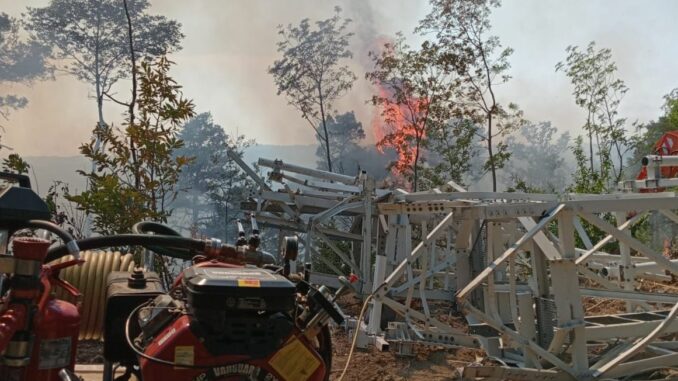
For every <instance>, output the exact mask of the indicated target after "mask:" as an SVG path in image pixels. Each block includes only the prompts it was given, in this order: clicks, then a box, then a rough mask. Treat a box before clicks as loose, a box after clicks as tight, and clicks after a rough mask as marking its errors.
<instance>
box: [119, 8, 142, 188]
mask: <svg viewBox="0 0 678 381" xmlns="http://www.w3.org/2000/svg"><path fill="white" fill-rule="evenodd" d="M122 3H123V5H124V7H125V16H126V17H127V34H128V35H129V53H130V59H131V61H132V99H131V100H130V102H129V127H133V126H134V105H135V104H136V103H137V62H136V56H135V55H134V38H133V34H132V18H131V17H130V15H129V9H128V7H127V0H122ZM132 135H133V134H130V137H129V147H130V151H131V152H132V162H133V163H134V168H135V171H134V188H135V189H139V186H140V185H141V184H140V183H141V176H140V175H139V168H137V149H136V147H135V146H134V138H133V137H132Z"/></svg>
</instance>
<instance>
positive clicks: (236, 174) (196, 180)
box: [174, 112, 253, 241]
mask: <svg viewBox="0 0 678 381" xmlns="http://www.w3.org/2000/svg"><path fill="white" fill-rule="evenodd" d="M179 139H181V140H182V141H183V142H184V145H183V146H182V147H181V148H179V149H177V150H176V151H175V156H176V157H182V156H183V157H188V158H190V159H191V161H190V162H189V163H188V164H187V165H186V166H185V167H184V168H182V170H181V174H180V175H179V181H178V183H177V187H178V189H179V190H180V193H179V195H178V196H177V200H176V203H175V204H174V206H175V208H176V209H180V210H181V211H184V213H183V215H184V217H188V226H185V225H186V224H185V223H184V221H182V222H180V224H182V225H183V227H185V228H188V229H189V230H190V231H193V232H196V233H199V234H202V235H206V236H209V237H218V238H221V239H222V240H225V241H232V240H233V239H234V238H235V232H234V229H235V225H234V224H233V223H232V220H234V219H236V218H238V217H241V216H240V214H242V213H241V209H240V202H241V201H245V197H244V193H245V192H244V190H245V188H246V187H247V186H248V185H249V184H250V180H249V178H248V177H247V175H246V174H245V173H244V172H242V170H240V168H239V167H238V165H237V164H236V163H235V162H233V160H231V159H230V158H229V157H228V155H227V153H226V152H227V149H231V150H233V151H234V152H236V153H237V154H238V155H240V156H241V157H242V155H243V152H244V150H245V149H246V148H247V147H249V146H250V145H251V144H252V143H253V142H252V141H251V140H247V139H246V138H245V137H244V136H242V135H241V136H237V137H233V136H229V135H227V134H226V133H225V132H224V130H223V128H221V126H219V125H218V124H216V123H214V121H213V120H212V115H211V114H210V113H209V112H206V113H201V114H198V115H197V116H195V117H193V118H192V119H191V120H189V121H188V122H187V123H186V124H185V125H184V126H183V128H182V129H181V132H180V133H179ZM175 217H178V218H180V217H181V216H175Z"/></svg>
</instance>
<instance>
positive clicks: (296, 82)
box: [268, 7, 356, 171]
mask: <svg viewBox="0 0 678 381" xmlns="http://www.w3.org/2000/svg"><path fill="white" fill-rule="evenodd" d="M335 12H336V13H335V15H334V17H332V18H329V19H327V20H320V21H316V22H315V26H316V27H315V28H312V27H311V24H310V21H309V20H308V19H304V20H302V21H301V23H299V25H298V26H292V25H288V26H287V27H283V26H279V27H278V34H280V36H281V41H280V42H278V52H281V53H282V55H283V56H282V58H281V59H279V60H276V61H275V62H273V66H272V67H269V69H268V72H269V73H270V74H271V75H273V78H274V79H275V84H276V86H277V87H278V95H280V94H285V96H286V97H287V101H288V103H289V104H290V105H292V106H294V107H295V108H296V109H298V110H299V111H300V112H301V116H302V117H303V118H304V119H305V120H306V121H307V122H308V123H309V124H310V126H311V128H313V130H314V131H315V133H316V135H317V136H318V137H319V140H320V141H321V144H322V146H324V148H325V156H326V158H327V168H328V169H329V171H332V158H331V155H332V154H331V150H330V137H329V131H328V128H327V117H328V116H329V115H331V114H332V112H333V111H332V103H334V101H336V100H337V99H339V98H340V97H341V96H342V95H344V94H345V93H346V92H347V91H348V90H349V89H351V87H352V86H353V82H354V81H355V80H356V76H355V74H353V72H352V71H351V70H350V69H349V68H348V66H346V65H341V61H342V60H343V59H345V58H351V57H352V56H353V54H352V53H351V51H350V50H349V49H348V44H349V39H350V37H351V36H353V33H349V32H347V31H346V28H347V27H348V25H349V24H350V22H351V20H350V19H342V18H341V16H340V13H341V8H339V7H336V8H335ZM317 126H321V127H322V131H320V130H319V129H318V127H317Z"/></svg>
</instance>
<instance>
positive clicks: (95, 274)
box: [53, 251, 134, 340]
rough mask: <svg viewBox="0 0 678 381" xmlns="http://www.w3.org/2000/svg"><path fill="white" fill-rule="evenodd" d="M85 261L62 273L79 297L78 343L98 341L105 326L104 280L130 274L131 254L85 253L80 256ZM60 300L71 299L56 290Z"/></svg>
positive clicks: (110, 252) (58, 261) (67, 258)
mask: <svg viewBox="0 0 678 381" xmlns="http://www.w3.org/2000/svg"><path fill="white" fill-rule="evenodd" d="M80 258H82V259H84V260H85V263H84V264H83V265H82V266H71V267H68V268H66V269H65V270H63V271H62V272H61V279H63V280H65V281H66V282H68V283H70V284H72V285H73V286H75V287H76V288H77V289H78V290H80V293H82V308H81V310H80V315H81V317H82V320H81V323H80V340H101V338H102V333H103V332H102V331H103V326H104V308H105V302H106V279H107V278H108V274H109V273H111V272H112V271H132V270H133V269H134V259H133V258H132V254H124V255H123V254H120V252H119V251H116V252H112V251H106V252H103V251H85V252H83V253H80ZM71 259H73V257H72V256H70V255H68V256H65V257H61V258H59V259H57V260H55V261H54V262H53V263H55V264H56V263H61V262H65V261H69V260H71ZM56 295H57V297H58V298H59V299H65V300H69V299H70V297H69V296H67V294H66V293H65V292H64V291H63V290H62V289H57V291H56Z"/></svg>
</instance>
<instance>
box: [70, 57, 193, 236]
mask: <svg viewBox="0 0 678 381" xmlns="http://www.w3.org/2000/svg"><path fill="white" fill-rule="evenodd" d="M171 64H172V62H170V61H169V60H167V58H165V57H161V58H159V59H157V60H156V61H154V62H149V61H144V62H142V63H141V68H140V69H141V70H140V73H139V74H140V77H139V89H138V95H137V98H136V99H137V101H136V106H137V109H138V113H139V117H138V121H137V122H135V123H133V124H130V123H128V124H127V125H126V127H125V130H124V131H118V130H116V129H114V128H113V127H111V126H105V128H104V129H103V130H102V129H100V128H99V127H98V126H97V127H95V135H96V138H95V139H94V140H92V141H90V142H89V143H86V144H83V145H82V146H80V151H81V152H82V154H83V155H85V156H86V157H87V158H89V159H91V160H92V161H93V162H94V163H95V164H96V166H97V171H96V172H85V171H79V172H80V174H82V175H83V176H85V177H87V180H88V184H89V188H88V190H87V191H85V192H82V193H81V194H79V195H69V196H68V197H67V198H68V199H69V200H71V201H73V202H75V203H77V204H78V205H79V207H80V208H81V209H82V210H84V211H85V212H87V213H88V214H92V215H94V219H93V225H94V230H95V231H97V232H98V233H102V234H114V233H120V232H127V231H129V230H130V228H131V226H132V225H133V224H134V223H136V222H138V221H141V220H143V219H147V218H149V219H154V220H159V221H166V219H167V217H168V216H169V215H170V213H171V208H170V205H169V204H170V203H171V202H172V201H173V200H174V199H175V198H176V195H177V192H178V189H177V187H176V183H177V181H178V178H179V173H180V171H181V168H183V167H184V166H185V165H186V164H187V163H188V162H189V159H188V158H186V157H183V156H175V155H174V153H175V152H176V150H178V149H179V148H181V147H182V145H183V143H182V141H181V140H180V139H179V138H178V137H177V134H178V130H179V128H180V126H181V125H182V124H183V123H184V122H185V121H186V120H188V119H190V118H191V117H192V116H193V115H194V112H193V107H194V106H193V103H192V101H190V100H188V99H186V98H184V97H183V96H182V94H181V86H179V85H177V84H176V82H175V81H174V80H173V79H172V78H171V77H170V76H169V69H170V66H171ZM97 141H101V142H103V143H104V147H105V149H104V150H100V151H97V150H96V149H95V146H96V142H97ZM130 141H134V143H135V146H134V147H135V149H136V152H137V155H136V159H134V157H133V156H132V147H131V146H130V143H129V142H130ZM137 178H139V179H141V181H140V182H139V183H138V184H137V183H136V179H137Z"/></svg>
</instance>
